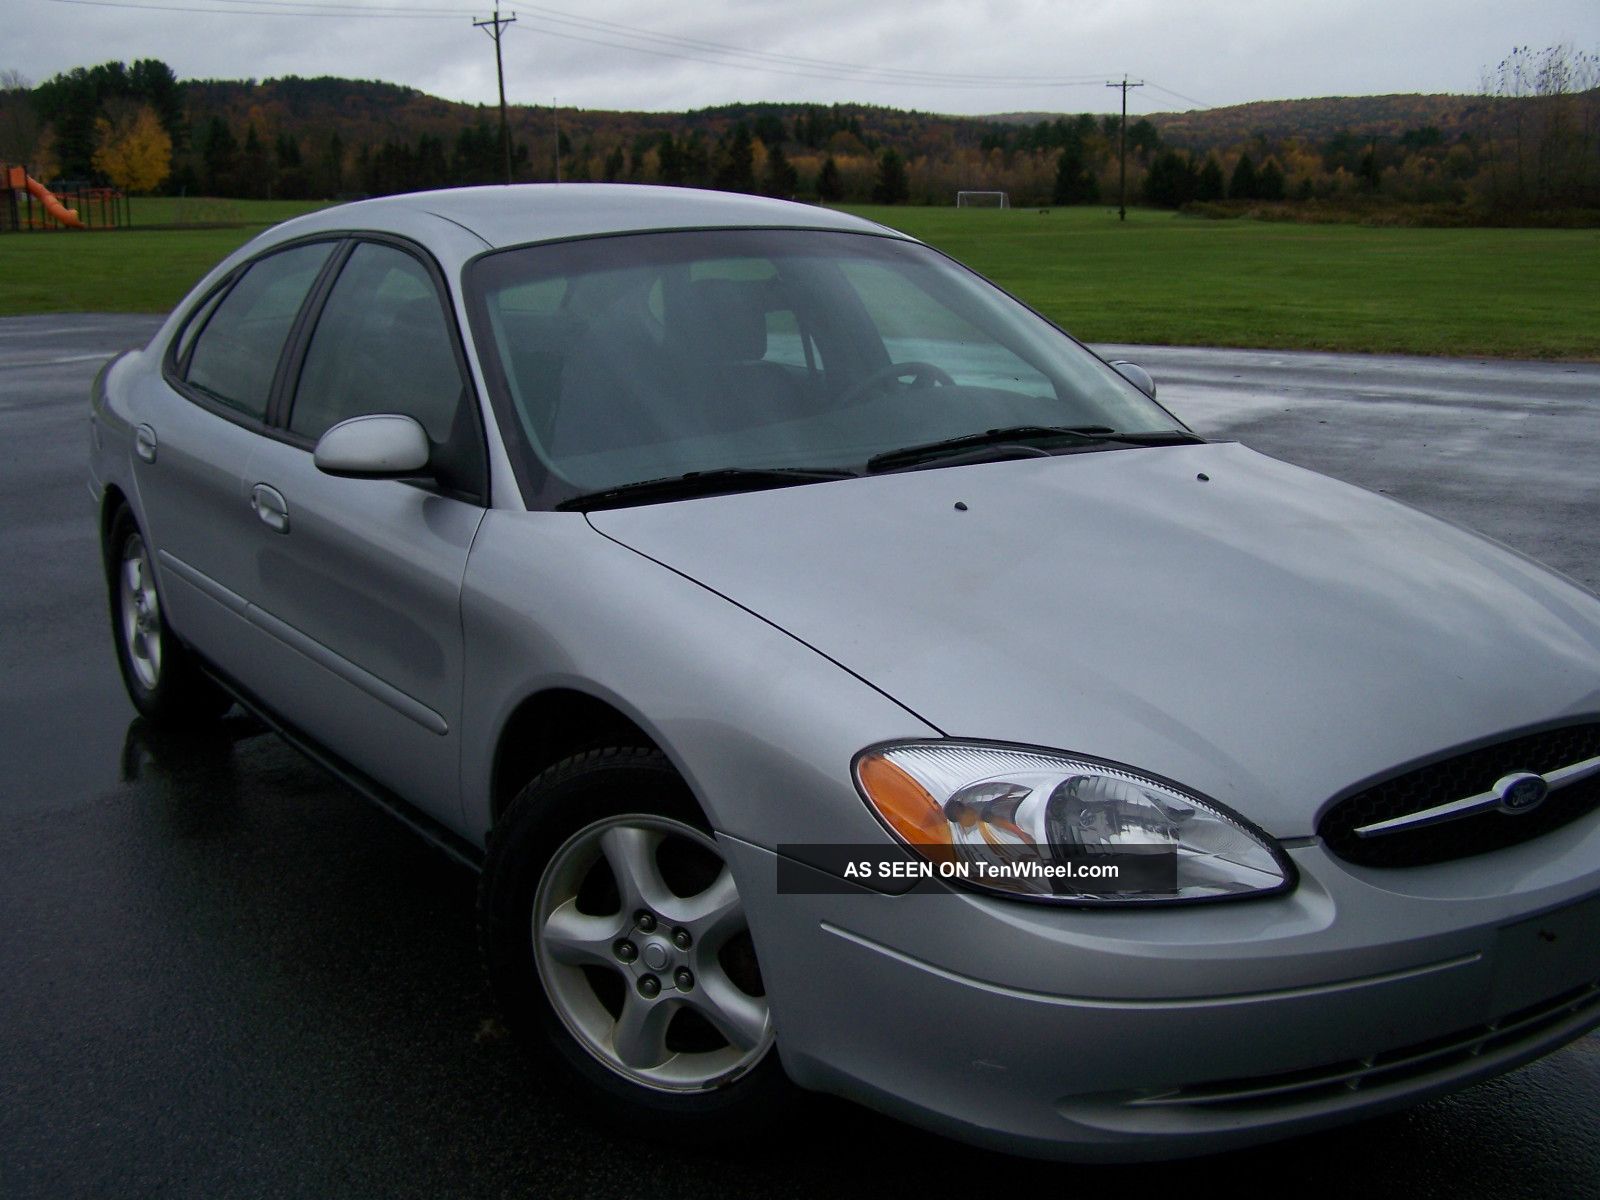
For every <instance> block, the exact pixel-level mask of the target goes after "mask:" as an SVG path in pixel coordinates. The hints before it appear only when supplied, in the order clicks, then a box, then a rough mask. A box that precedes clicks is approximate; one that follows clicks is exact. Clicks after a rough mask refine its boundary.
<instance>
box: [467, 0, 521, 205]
mask: <svg viewBox="0 0 1600 1200" xmlns="http://www.w3.org/2000/svg"><path fill="white" fill-rule="evenodd" d="M516 20H517V14H516V13H512V14H511V15H510V16H509V17H504V18H502V17H501V16H500V9H499V6H498V5H497V6H496V7H495V10H494V16H493V17H491V18H490V19H489V20H487V21H474V22H473V23H472V24H473V25H474V26H475V27H476V28H478V29H481V30H483V31H484V32H485V33H487V34H488V35H489V36H490V37H491V38H493V39H494V73H495V74H496V75H497V76H499V77H500V149H501V152H502V153H503V154H504V155H505V160H506V182H507V183H510V182H511V126H510V125H509V124H508V123H507V121H506V68H505V63H504V62H503V61H502V60H501V57H500V38H501V37H502V36H503V35H504V33H505V29H506V26H507V25H513V24H515V23H516Z"/></svg>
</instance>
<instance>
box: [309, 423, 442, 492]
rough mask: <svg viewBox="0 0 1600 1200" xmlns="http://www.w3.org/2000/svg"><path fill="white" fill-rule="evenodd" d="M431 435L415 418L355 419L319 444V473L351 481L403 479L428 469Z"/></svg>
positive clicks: (315, 456) (316, 459)
mask: <svg viewBox="0 0 1600 1200" xmlns="http://www.w3.org/2000/svg"><path fill="white" fill-rule="evenodd" d="M430 456H431V452H430V451H429V448H428V435H427V434H426V433H424V432H423V431H422V426H421V425H419V424H417V422H416V420H415V418H412V417H404V416H400V415H399V414H398V413H376V414H374V415H372V416H367V417H351V418H350V419H349V420H347V421H340V422H339V423H338V424H337V425H335V426H333V427H332V428H331V429H329V430H328V431H327V432H326V433H324V434H323V435H322V437H321V439H320V440H319V441H318V442H317V448H316V450H315V451H313V453H312V461H313V462H315V463H316V464H317V470H319V471H323V472H326V473H327V474H329V475H340V476H344V477H347V478H351V479H402V478H406V477H408V476H412V475H421V474H423V473H425V472H426V471H427V469H428V459H429V458H430Z"/></svg>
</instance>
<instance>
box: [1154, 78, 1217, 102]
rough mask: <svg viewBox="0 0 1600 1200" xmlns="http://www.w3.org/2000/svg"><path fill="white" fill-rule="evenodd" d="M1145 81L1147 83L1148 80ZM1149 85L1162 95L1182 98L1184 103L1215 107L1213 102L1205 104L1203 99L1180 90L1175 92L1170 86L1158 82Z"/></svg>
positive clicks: (1177, 98)
mask: <svg viewBox="0 0 1600 1200" xmlns="http://www.w3.org/2000/svg"><path fill="white" fill-rule="evenodd" d="M1145 82H1146V83H1149V81H1148V80H1146V81H1145ZM1149 86H1150V87H1152V88H1154V89H1155V90H1156V91H1158V92H1161V93H1162V94H1163V95H1167V96H1171V97H1173V98H1174V99H1176V100H1182V101H1184V103H1186V104H1193V105H1196V106H1197V107H1199V108H1215V107H1216V105H1214V104H1207V103H1206V102H1205V101H1204V100H1196V99H1195V98H1194V97H1193V96H1185V95H1184V94H1183V93H1182V92H1175V91H1173V90H1172V89H1171V88H1167V87H1162V86H1161V85H1160V84H1159V83H1149Z"/></svg>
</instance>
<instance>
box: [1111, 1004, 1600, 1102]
mask: <svg viewBox="0 0 1600 1200" xmlns="http://www.w3.org/2000/svg"><path fill="white" fill-rule="evenodd" d="M1596 1018H1600V984H1597V983H1591V984H1587V985H1585V986H1584V987H1581V988H1576V989H1574V990H1573V991H1570V992H1566V993H1564V994H1563V995H1560V996H1557V997H1556V998H1555V999H1553V1000H1547V1001H1545V1002H1544V1003H1542V1004H1536V1005H1534V1006H1532V1007H1530V1008H1525V1009H1523V1010H1522V1011H1521V1012H1515V1013H1511V1014H1509V1015H1508V1016H1505V1017H1502V1018H1501V1019H1500V1020H1498V1021H1492V1022H1490V1023H1488V1024H1485V1025H1477V1026H1473V1027H1472V1028H1469V1029H1460V1030H1457V1031H1456V1032H1454V1033H1449V1034H1446V1035H1444V1036H1442V1037H1437V1038H1431V1039H1430V1040H1428V1041H1426V1042H1418V1043H1416V1044H1414V1045H1411V1046H1402V1047H1400V1048H1399V1049H1396V1050H1388V1051H1385V1052H1383V1053H1382V1054H1375V1055H1373V1056H1372V1057H1371V1058H1359V1059H1351V1060H1348V1061H1346V1062H1337V1063H1328V1064H1326V1065H1325V1066H1320V1067H1312V1068H1309V1069H1307V1070H1304V1071H1287V1072H1283V1073H1281V1074H1276V1075H1257V1076H1253V1077H1250V1078H1242V1079H1224V1080H1216V1081H1213V1082H1210V1083H1203V1084H1193V1085H1190V1086H1187V1087H1181V1088H1174V1089H1173V1090H1171V1091H1168V1092H1160V1093H1157V1094H1155V1095H1149V1096H1140V1097H1139V1098H1137V1099H1134V1100H1129V1101H1126V1102H1125V1103H1127V1104H1128V1106H1129V1107H1132V1108H1180V1107H1186V1108H1207V1109H1215V1110H1222V1111H1226V1110H1228V1109H1248V1108H1258V1107H1261V1106H1263V1105H1270V1106H1272V1107H1274V1108H1280V1109H1281V1108H1283V1107H1286V1106H1288V1105H1292V1104H1294V1103H1296V1102H1305V1101H1314V1100H1318V1099H1321V1098H1324V1097H1327V1096H1338V1095H1345V1094H1348V1093H1350V1092H1356V1091H1361V1090H1363V1089H1369V1088H1378V1087H1383V1086H1385V1085H1388V1084H1397V1083H1404V1082H1406V1081H1408V1080H1419V1079H1426V1078H1427V1077H1428V1076H1429V1075H1435V1074H1438V1073H1441V1072H1444V1071H1447V1070H1449V1069H1450V1068H1451V1067H1453V1066H1458V1065H1460V1064H1462V1063H1469V1062H1471V1061H1472V1060H1474V1059H1480V1058H1483V1057H1485V1056H1488V1057H1490V1058H1493V1057H1495V1056H1497V1055H1499V1054H1503V1053H1514V1052H1515V1051H1516V1050H1517V1049H1518V1047H1519V1046H1522V1045H1525V1044H1529V1043H1532V1042H1536V1041H1538V1040H1539V1038H1540V1037H1541V1036H1543V1035H1545V1034H1547V1033H1550V1032H1552V1031H1554V1030H1556V1029H1557V1028H1558V1027H1560V1026H1563V1025H1566V1026H1567V1027H1568V1033H1569V1034H1570V1035H1573V1036H1575V1035H1576V1033H1577V1032H1581V1027H1579V1028H1574V1023H1579V1022H1589V1021H1592V1020H1594V1019H1596Z"/></svg>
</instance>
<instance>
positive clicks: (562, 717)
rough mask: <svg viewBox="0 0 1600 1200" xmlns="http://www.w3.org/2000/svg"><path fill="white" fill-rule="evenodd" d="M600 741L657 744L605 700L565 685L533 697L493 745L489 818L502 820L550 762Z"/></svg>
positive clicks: (557, 760) (609, 743)
mask: <svg viewBox="0 0 1600 1200" xmlns="http://www.w3.org/2000/svg"><path fill="white" fill-rule="evenodd" d="M598 746H648V747H650V748H652V749H658V748H659V747H657V746H656V744H655V741H654V740H653V739H652V738H651V737H650V735H649V734H647V733H645V731H644V730H642V729H640V728H639V726H638V725H637V724H635V723H634V722H633V721H632V720H630V719H629V718H628V717H627V716H626V715H625V714H624V713H622V712H620V711H618V710H617V709H616V708H614V707H612V706H611V705H610V704H607V703H606V702H605V701H604V700H597V699H595V697H593V696H590V695H587V694H586V693H584V692H578V691H573V690H571V689H567V688H558V689H554V690H551V691H548V692H540V693H539V694H538V695H536V696H529V697H528V698H527V699H526V700H524V701H523V702H522V703H521V704H520V705H518V706H517V710H516V711H515V712H514V713H512V714H511V719H510V720H509V721H507V722H506V726H505V728H504V729H503V730H501V732H500V741H499V744H498V745H497V746H496V747H495V754H494V774H493V776H492V777H491V784H490V786H491V788H492V789H493V794H492V796H491V798H490V816H491V819H493V820H495V821H498V820H499V819H500V814H501V813H502V812H504V811H505V808H506V805H508V804H510V803H511V801H512V800H513V799H515V798H516V795H517V793H518V792H519V791H521V790H522V788H523V787H524V786H525V785H526V784H527V783H528V781H529V780H531V779H532V778H533V777H534V776H535V775H537V774H539V772H541V771H543V770H544V769H545V768H546V767H552V766H554V765H555V764H556V763H558V762H560V761H561V760H562V759H564V758H570V757H572V755H574V754H577V753H579V752H580V751H582V750H591V749H594V748H595V747H598Z"/></svg>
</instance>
